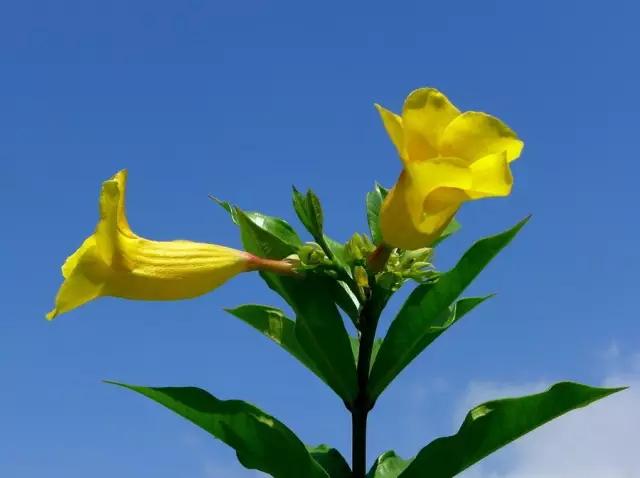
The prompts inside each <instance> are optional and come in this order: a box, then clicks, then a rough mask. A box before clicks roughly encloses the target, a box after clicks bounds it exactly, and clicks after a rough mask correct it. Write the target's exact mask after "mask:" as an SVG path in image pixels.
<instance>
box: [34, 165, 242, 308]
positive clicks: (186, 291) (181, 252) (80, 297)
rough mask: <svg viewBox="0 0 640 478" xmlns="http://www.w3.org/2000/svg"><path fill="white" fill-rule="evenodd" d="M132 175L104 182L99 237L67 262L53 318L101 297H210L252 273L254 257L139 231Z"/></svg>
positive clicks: (141, 298) (117, 175)
mask: <svg viewBox="0 0 640 478" xmlns="http://www.w3.org/2000/svg"><path fill="white" fill-rule="evenodd" d="M126 180H127V171H126V170H122V171H119V172H118V173H117V174H116V175H114V176H113V177H112V178H110V179H108V180H106V181H104V182H103V184H102V188H101V192H100V201H99V203H100V219H99V221H98V225H97V226H96V230H95V232H94V234H93V235H91V236H89V238H87V239H86V240H85V241H84V242H83V243H82V245H81V246H80V247H79V248H78V249H77V250H76V251H75V252H74V253H73V254H72V255H71V256H69V258H68V259H67V260H66V261H65V263H64V265H63V266H62V275H63V277H64V279H65V280H64V282H63V284H62V286H61V287H60V289H59V290H58V294H57V296H56V301H55V307H54V309H53V310H52V311H50V312H49V313H48V314H47V316H46V317H47V319H48V320H51V319H53V318H55V317H56V316H58V315H60V314H63V313H65V312H69V311H70V310H73V309H75V308H77V307H80V306H81V305H83V304H85V303H87V302H89V301H91V300H93V299H96V298H98V297H101V296H114V297H121V298H127V299H134V300H179V299H187V298H192V297H196V296H199V295H202V294H205V293H207V292H209V291H211V290H213V289H215V288H216V287H218V286H220V285H222V284H223V283H225V282H226V281H227V280H229V279H230V278H232V277H234V276H235V275H237V274H239V273H241V272H245V271H248V270H252V269H253V268H254V266H253V265H252V258H253V256H251V255H250V254H248V253H247V252H244V251H239V250H236V249H232V248H229V247H225V246H220V245H215V244H205V243H197V242H191V241H182V240H180V241H152V240H149V239H145V238H143V237H140V236H138V235H136V234H135V233H133V232H132V231H131V229H130V227H129V224H128V222H127V219H126V214H125V192H126Z"/></svg>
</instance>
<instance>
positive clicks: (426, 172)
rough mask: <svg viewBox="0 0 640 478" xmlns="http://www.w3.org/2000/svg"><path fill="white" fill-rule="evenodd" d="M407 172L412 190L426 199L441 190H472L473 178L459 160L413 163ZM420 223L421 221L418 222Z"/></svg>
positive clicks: (437, 159) (409, 165)
mask: <svg viewBox="0 0 640 478" xmlns="http://www.w3.org/2000/svg"><path fill="white" fill-rule="evenodd" d="M405 171H407V174H408V175H409V177H410V178H411V182H412V189H413V190H415V191H416V194H417V195H418V196H419V198H420V207H422V202H423V201H424V199H425V198H426V197H427V196H428V195H429V194H431V192H433V191H435V190H436V189H439V188H457V189H462V190H468V189H471V187H472V185H473V177H472V174H471V169H470V168H469V166H468V165H466V164H465V163H464V161H461V160H460V159H458V158H434V159H430V160H428V161H418V162H416V161H411V163H410V164H407V166H406V167H405ZM418 221H419V220H418Z"/></svg>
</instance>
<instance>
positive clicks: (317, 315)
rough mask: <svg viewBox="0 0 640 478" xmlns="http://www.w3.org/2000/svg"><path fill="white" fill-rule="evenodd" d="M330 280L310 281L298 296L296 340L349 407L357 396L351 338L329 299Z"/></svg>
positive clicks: (294, 305)
mask: <svg viewBox="0 0 640 478" xmlns="http://www.w3.org/2000/svg"><path fill="white" fill-rule="evenodd" d="M330 282H331V279H328V278H326V277H307V278H306V279H305V280H304V284H300V287H299V288H298V290H297V291H296V293H295V299H294V300H295V303H294V304H293V305H292V307H293V309H294V311H295V313H296V337H297V338H298V341H299V342H300V344H302V346H303V348H304V350H305V352H306V353H307V354H308V355H309V357H311V359H312V360H313V362H314V363H315V364H316V366H317V367H318V369H319V370H320V371H321V373H322V375H323V376H324V377H325V378H326V381H327V383H328V384H329V385H330V386H331V388H333V389H334V390H335V392H336V393H337V394H338V395H339V396H340V397H341V398H342V399H343V400H344V401H346V402H347V403H350V402H352V401H353V400H354V399H355V397H356V394H357V381H356V367H355V364H354V362H353V355H352V353H351V346H350V344H349V335H348V333H347V330H346V329H345V327H344V323H343V321H342V317H341V316H340V312H338V309H337V308H336V306H335V304H334V302H333V298H332V296H331V295H330Z"/></svg>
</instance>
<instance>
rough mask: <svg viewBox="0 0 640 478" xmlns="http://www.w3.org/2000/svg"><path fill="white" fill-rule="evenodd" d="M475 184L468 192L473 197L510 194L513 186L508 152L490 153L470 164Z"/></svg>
mask: <svg viewBox="0 0 640 478" xmlns="http://www.w3.org/2000/svg"><path fill="white" fill-rule="evenodd" d="M470 169H471V175H472V177H473V184H472V186H471V189H470V190H469V191H467V194H468V195H469V197H470V198H471V199H479V198H483V197H492V196H508V195H509V194H511V187H512V186H513V176H512V175H511V170H510V169H509V163H508V161H507V155H506V153H500V154H490V155H488V156H485V157H483V158H480V159H478V160H477V161H475V162H474V163H473V164H471V166H470Z"/></svg>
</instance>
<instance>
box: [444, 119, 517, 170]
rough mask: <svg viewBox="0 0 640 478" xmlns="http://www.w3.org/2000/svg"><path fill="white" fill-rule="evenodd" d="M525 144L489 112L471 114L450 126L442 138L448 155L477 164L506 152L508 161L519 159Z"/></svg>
mask: <svg viewBox="0 0 640 478" xmlns="http://www.w3.org/2000/svg"><path fill="white" fill-rule="evenodd" d="M523 147H524V143H523V142H522V141H521V140H520V139H518V136H517V135H516V133H514V132H513V131H512V130H511V129H510V128H509V127H508V126H507V125H506V124H504V123H503V122H502V121H500V120H499V119H498V118H496V117H494V116H491V115H488V114H486V113H478V112H476V111H467V112H466V113H463V114H461V115H460V116H458V117H457V118H456V119H454V120H453V121H451V123H450V124H449V125H448V126H447V127H446V129H445V130H444V132H443V133H442V137H441V138H440V146H439V150H440V153H441V154H442V155H444V156H455V157H458V158H463V159H465V160H466V161H468V162H473V161H476V160H478V159H480V158H483V157H485V156H487V155H489V154H496V153H502V152H504V153H505V154H506V158H507V161H509V162H511V161H513V160H515V159H517V158H518V157H519V156H520V153H521V152H522V148H523Z"/></svg>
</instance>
